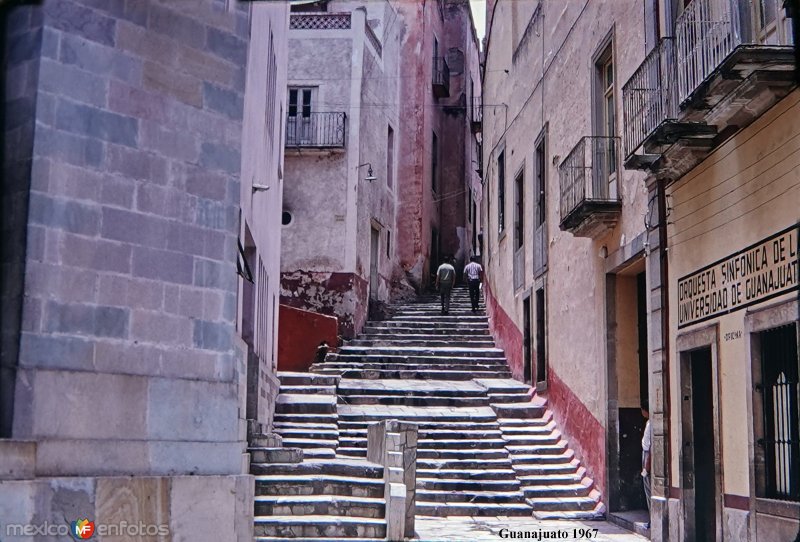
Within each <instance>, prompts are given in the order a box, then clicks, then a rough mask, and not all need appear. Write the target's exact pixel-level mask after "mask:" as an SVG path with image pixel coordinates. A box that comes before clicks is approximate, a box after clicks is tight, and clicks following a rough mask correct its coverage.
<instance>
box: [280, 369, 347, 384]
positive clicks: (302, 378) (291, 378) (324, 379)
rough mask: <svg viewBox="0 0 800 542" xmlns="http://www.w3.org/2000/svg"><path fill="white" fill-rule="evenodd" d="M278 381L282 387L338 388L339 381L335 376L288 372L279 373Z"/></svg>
mask: <svg viewBox="0 0 800 542" xmlns="http://www.w3.org/2000/svg"><path fill="white" fill-rule="evenodd" d="M278 379H280V382H281V386H336V383H337V381H338V380H339V379H338V378H336V377H333V376H327V375H319V374H314V373H293V372H288V371H278Z"/></svg>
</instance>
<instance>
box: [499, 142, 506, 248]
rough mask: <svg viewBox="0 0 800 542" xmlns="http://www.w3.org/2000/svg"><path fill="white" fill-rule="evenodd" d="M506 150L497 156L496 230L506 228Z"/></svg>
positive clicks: (501, 230) (500, 230)
mask: <svg viewBox="0 0 800 542" xmlns="http://www.w3.org/2000/svg"><path fill="white" fill-rule="evenodd" d="M505 207H506V151H503V152H501V153H500V156H498V157H497V231H498V232H499V233H503V230H505V229H506V213H505Z"/></svg>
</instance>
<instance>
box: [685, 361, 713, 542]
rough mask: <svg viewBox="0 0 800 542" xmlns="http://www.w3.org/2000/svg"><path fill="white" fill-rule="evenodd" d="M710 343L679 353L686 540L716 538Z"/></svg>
mask: <svg viewBox="0 0 800 542" xmlns="http://www.w3.org/2000/svg"><path fill="white" fill-rule="evenodd" d="M712 360H713V355H712V351H711V346H705V347H702V348H698V349H696V350H691V351H689V352H685V353H683V354H682V355H681V373H682V378H681V380H682V382H683V386H682V390H681V396H682V398H683V405H682V421H683V459H682V464H683V465H682V466H683V469H682V470H683V476H682V478H683V480H682V481H683V494H684V496H685V499H684V502H685V507H684V525H685V529H686V540H687V542H715V541H716V540H717V500H718V490H717V480H716V474H715V472H716V465H715V457H716V437H715V424H714V384H713V368H712Z"/></svg>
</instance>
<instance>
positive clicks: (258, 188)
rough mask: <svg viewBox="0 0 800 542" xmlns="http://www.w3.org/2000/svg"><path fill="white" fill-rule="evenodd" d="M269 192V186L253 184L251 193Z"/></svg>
mask: <svg viewBox="0 0 800 542" xmlns="http://www.w3.org/2000/svg"><path fill="white" fill-rule="evenodd" d="M267 190H269V186H267V185H265V184H254V185H253V192H266V191H267Z"/></svg>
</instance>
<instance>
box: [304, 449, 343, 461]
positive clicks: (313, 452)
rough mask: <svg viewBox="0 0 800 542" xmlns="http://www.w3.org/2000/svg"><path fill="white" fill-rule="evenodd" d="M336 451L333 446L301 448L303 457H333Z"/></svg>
mask: <svg viewBox="0 0 800 542" xmlns="http://www.w3.org/2000/svg"><path fill="white" fill-rule="evenodd" d="M335 457H336V452H335V451H334V449H333V448H303V458H305V459H333V458H335Z"/></svg>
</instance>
